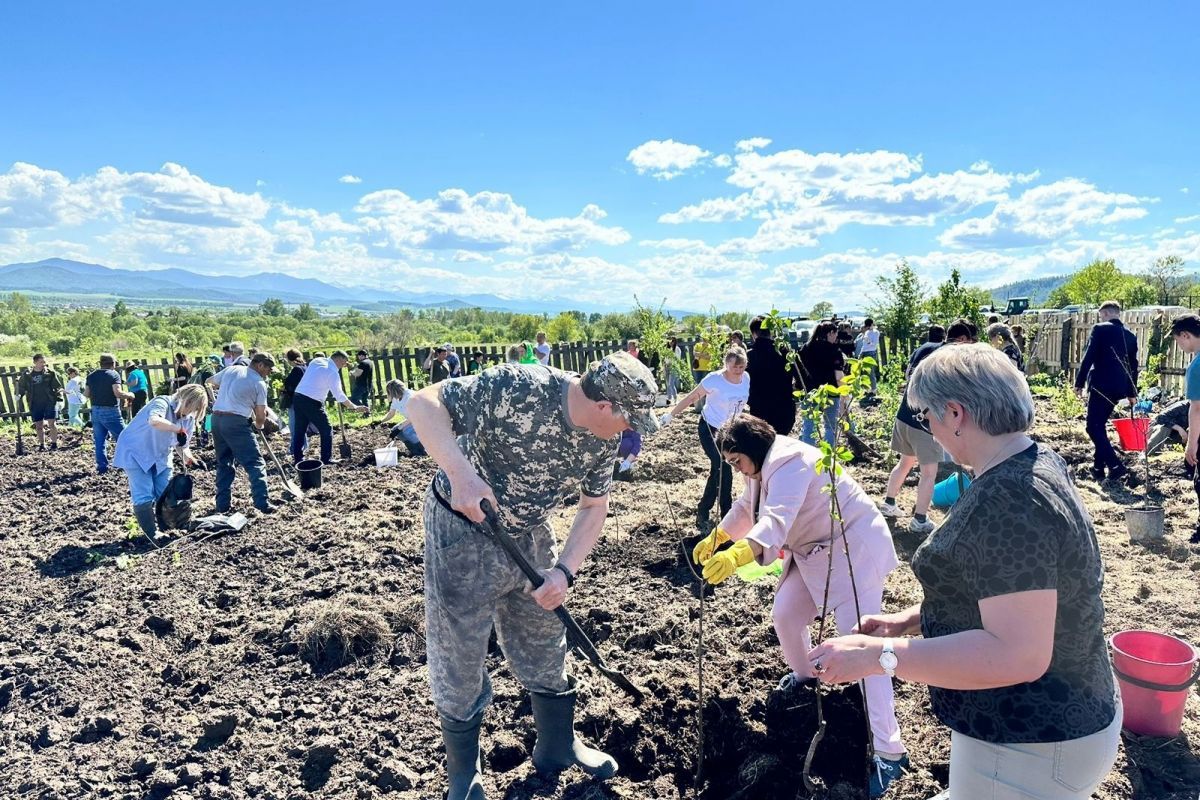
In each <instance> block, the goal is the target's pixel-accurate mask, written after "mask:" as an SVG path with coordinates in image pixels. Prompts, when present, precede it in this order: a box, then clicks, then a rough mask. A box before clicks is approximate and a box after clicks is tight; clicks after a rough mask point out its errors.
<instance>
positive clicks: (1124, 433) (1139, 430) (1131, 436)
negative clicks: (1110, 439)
mask: <svg viewBox="0 0 1200 800" xmlns="http://www.w3.org/2000/svg"><path fill="white" fill-rule="evenodd" d="M1113 427H1114V428H1116V429H1117V438H1119V439H1120V440H1121V449H1122V450H1128V451H1130V452H1141V451H1142V450H1145V449H1146V433H1147V431H1149V430H1150V418H1149V417H1136V418H1134V419H1130V418H1129V417H1119V418H1118V419H1114V420H1113Z"/></svg>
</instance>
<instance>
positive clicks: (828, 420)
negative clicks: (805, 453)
mask: <svg viewBox="0 0 1200 800" xmlns="http://www.w3.org/2000/svg"><path fill="white" fill-rule="evenodd" d="M810 408H811V406H810V405H809V404H808V403H801V405H800V413H801V414H803V415H804V423H803V425H801V427H800V441H802V442H807V443H808V444H811V445H812V446H813V447H816V446H817V430H816V428H817V426H816V425H815V424H814V423H813V420H812V418H811V417H809V416H808V414H809V409H810ZM821 416H822V417H824V423H825V441H827V442H829V445H830V446H831V447H832V446H833V442H834V438H835V437H836V435H837V426H838V403H837V402H834V403H832V404H830V406H829V407H828V408H826V409H825V410H824V411H822V412H821Z"/></svg>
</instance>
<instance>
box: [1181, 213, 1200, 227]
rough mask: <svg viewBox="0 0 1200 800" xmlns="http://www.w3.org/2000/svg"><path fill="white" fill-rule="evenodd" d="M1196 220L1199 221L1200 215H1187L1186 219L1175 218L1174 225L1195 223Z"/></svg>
mask: <svg viewBox="0 0 1200 800" xmlns="http://www.w3.org/2000/svg"><path fill="white" fill-rule="evenodd" d="M1196 220H1200V214H1189V215H1188V216H1186V217H1176V218H1175V224H1176V225H1186V224H1187V223H1189V222H1195V221H1196Z"/></svg>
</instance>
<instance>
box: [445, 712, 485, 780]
mask: <svg viewBox="0 0 1200 800" xmlns="http://www.w3.org/2000/svg"><path fill="white" fill-rule="evenodd" d="M481 722H483V713H482V712H480V713H479V715H478V716H476V717H473V718H472V719H469V720H467V721H466V722H455V721H453V720H449V719H446V718H445V717H442V742H443V743H445V745H446V779H447V783H448V784H449V788H448V789H447V790H446V794H445V795H444V797H445V800H487V795H485V794H484V793H483V775H482V774H480V772H479V724H480V723H481Z"/></svg>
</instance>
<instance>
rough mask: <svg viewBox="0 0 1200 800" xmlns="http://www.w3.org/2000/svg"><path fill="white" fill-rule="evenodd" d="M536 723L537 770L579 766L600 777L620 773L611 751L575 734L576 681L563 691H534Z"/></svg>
mask: <svg viewBox="0 0 1200 800" xmlns="http://www.w3.org/2000/svg"><path fill="white" fill-rule="evenodd" d="M532 699H533V722H534V725H536V726H537V744H535V745H534V746H533V766H534V768H535V769H536V770H537V771H538V772H558V771H559V770H563V769H566V768H568V767H579V768H580V769H582V770H583V771H584V772H586V773H588V774H589V775H594V776H595V777H597V778H601V779H603V778H611V777H612V776H613V775H616V774H617V762H616V760H614V759H613V757H612V756H610V755H609V754H608V753H603V752H601V751H599V750H595V749H593V748H591V747H588V746H587V745H585V744H584V743H583V742H581V741H580V740H579V737H577V736H576V735H575V682H574V680H572V681H571V688H570V689H568V690H567V691H565V692H563V693H562V694H538V693H537V692H534V693H533V698H532Z"/></svg>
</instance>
